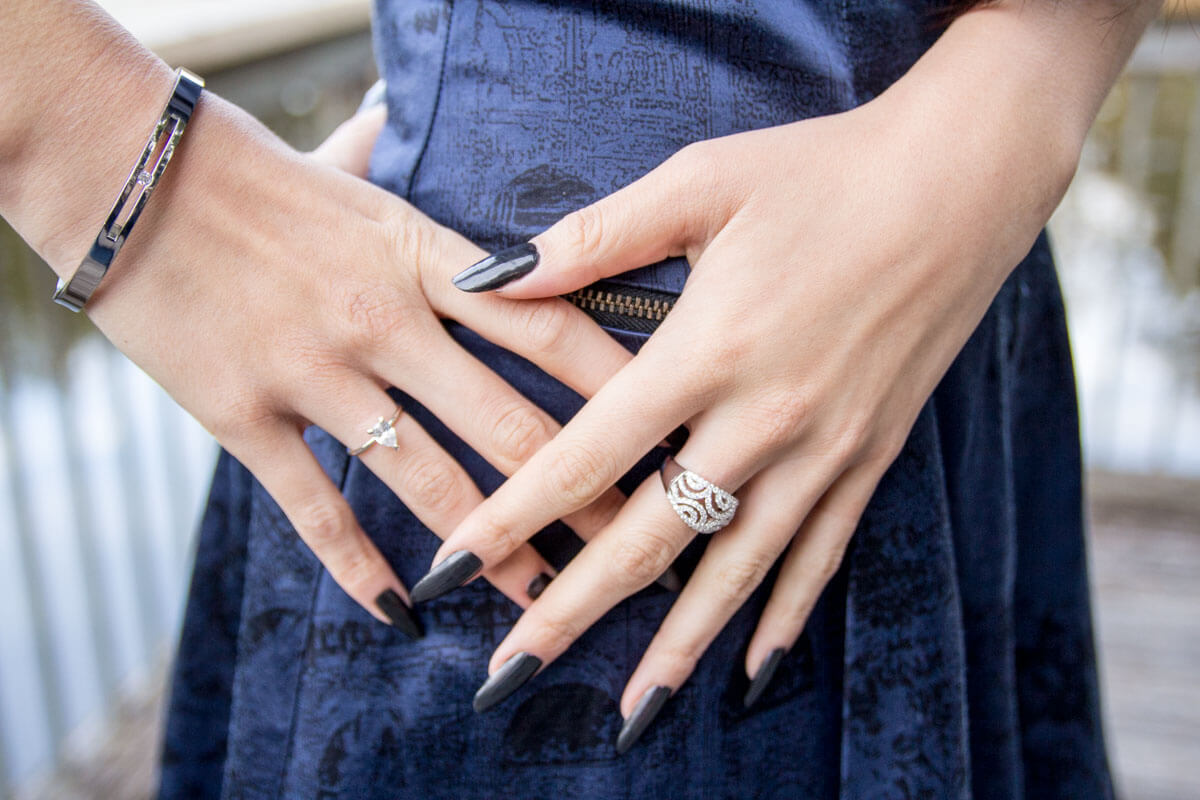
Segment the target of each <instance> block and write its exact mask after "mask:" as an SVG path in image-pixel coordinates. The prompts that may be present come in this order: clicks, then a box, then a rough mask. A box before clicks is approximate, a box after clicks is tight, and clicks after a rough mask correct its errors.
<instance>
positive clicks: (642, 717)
mask: <svg viewBox="0 0 1200 800" xmlns="http://www.w3.org/2000/svg"><path fill="white" fill-rule="evenodd" d="M670 696H671V687H670V686H655V687H654V688H653V689H650V690H648V691H647V692H646V693H645V694H644V695H642V699H641V700H638V704H637V706H635V707H634V709H633V713H632V714H630V715H629V719H627V720H625V724H624V725H622V726H621V733H620V734H618V735H617V755H623V754H624V753H625V752H626V751H628V750H629V748H631V747H633V745H634V743H635V742H637V740H638V739H639V738H641V735H642V734H643V733H644V732H645V730H646V728H648V727H650V723H651V722H653V721H654V718H655V717H657V716H658V712H659V711H662V707H663V706H664V705H666V702H667V699H668V698H669V697H670Z"/></svg>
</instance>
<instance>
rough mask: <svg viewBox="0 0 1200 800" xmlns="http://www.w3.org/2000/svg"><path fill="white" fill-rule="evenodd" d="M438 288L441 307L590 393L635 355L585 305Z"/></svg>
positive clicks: (497, 343) (585, 392) (505, 346)
mask: <svg viewBox="0 0 1200 800" xmlns="http://www.w3.org/2000/svg"><path fill="white" fill-rule="evenodd" d="M446 286H447V287H448V288H443V289H440V290H432V291H431V293H433V294H436V295H437V297H436V298H435V299H434V303H435V306H436V307H437V308H438V311H439V312H440V313H443V314H445V315H447V316H450V317H452V318H454V319H456V320H458V321H459V322H461V323H462V324H463V325H465V326H466V327H468V328H470V329H471V330H473V331H475V332H476V333H478V334H479V335H480V336H482V337H483V338H485V339H487V340H488V341H490V342H492V343H494V344H496V345H499V346H500V347H503V348H504V349H506V350H510V351H512V352H514V353H516V354H517V355H519V356H521V357H523V358H526V359H528V360H530V361H532V362H533V363H534V364H537V365H538V367H540V368H541V369H543V370H545V371H546V372H547V373H548V374H550V375H552V376H553V377H555V378H557V379H558V380H559V381H562V382H563V383H564V384H566V385H567V386H569V387H571V388H572V389H574V390H575V391H576V392H578V393H579V394H581V395H583V396H584V397H591V396H592V395H594V394H595V393H596V392H598V391H599V390H600V387H601V386H603V385H604V384H605V383H606V382H607V381H608V379H609V378H611V377H612V376H613V375H615V374H616V373H617V371H618V370H620V369H621V368H622V367H623V366H625V365H626V364H628V363H629V361H630V359H632V358H633V355H632V354H631V353H630V352H629V351H628V350H626V349H625V347H623V346H622V345H621V344H620V342H618V341H617V340H616V339H614V338H613V337H612V336H611V335H609V334H608V333H606V332H605V331H604V329H603V328H601V327H600V326H599V325H597V324H596V322H595V321H594V320H593V319H592V318H591V317H589V316H588V315H587V314H586V313H584V312H583V310H581V309H580V308H578V307H576V306H574V305H572V304H571V303H569V302H567V301H566V300H562V299H560V298H557V297H555V298H546V299H539V300H523V301H520V302H514V301H511V300H508V299H506V298H503V297H499V296H497V295H494V294H484V295H469V294H465V293H463V292H460V291H458V290H457V289H454V288H453V287H450V286H449V283H448V282H447V284H446Z"/></svg>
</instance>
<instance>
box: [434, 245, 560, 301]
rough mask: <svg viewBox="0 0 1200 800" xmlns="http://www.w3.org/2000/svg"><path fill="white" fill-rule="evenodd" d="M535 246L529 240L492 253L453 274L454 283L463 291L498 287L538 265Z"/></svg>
mask: <svg viewBox="0 0 1200 800" xmlns="http://www.w3.org/2000/svg"><path fill="white" fill-rule="evenodd" d="M539 258H540V256H538V251H537V248H536V247H534V246H533V245H532V244H530V243H529V242H525V243H524V244H518V245H515V246H514V247H509V248H508V249H506V250H501V251H500V252H499V253H492V254H491V255H490V256H488V257H487V258H485V259H483V260H482V261H480V262H477V263H475V264H472V265H471V266H469V267H467V268H466V269H464V270H463V271H462V272H460V273H458V274H457V275H455V276H454V279H453V280H454V285H455V286H457V287H458V288H459V289H462V290H463V291H464V292H486V291H488V290H489V289H499V288H500V287H501V286H504V285H505V284H507V283H512V282H513V281H515V280H516V279H517V278H520V277H523V276H525V275H528V274H529V273H530V272H532V271H533V268H534V267H536V266H537V265H538V259H539Z"/></svg>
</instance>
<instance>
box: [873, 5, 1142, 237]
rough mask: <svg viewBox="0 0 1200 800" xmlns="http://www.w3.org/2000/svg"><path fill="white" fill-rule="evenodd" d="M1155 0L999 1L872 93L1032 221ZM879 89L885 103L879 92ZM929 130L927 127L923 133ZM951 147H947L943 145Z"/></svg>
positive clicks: (1056, 185)
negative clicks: (1118, 5) (1115, 4)
mask: <svg viewBox="0 0 1200 800" xmlns="http://www.w3.org/2000/svg"><path fill="white" fill-rule="evenodd" d="M1158 2H1159V0H1128V1H1127V2H1126V0H1122V3H1123V5H1122V8H1124V13H1120V14H1118V13H1115V12H1114V11H1113V10H1112V9H1110V8H1108V6H1110V5H1112V3H1110V2H1109V1H1108V0H1095V2H1093V1H1092V0H999V2H996V3H993V4H989V5H985V6H982V7H980V8H977V9H975V10H972V11H970V12H968V13H966V14H964V15H963V16H961V17H960V18H959V19H957V20H956V21H955V22H954V23H953V24H952V25H950V27H949V28H948V29H947V30H946V31H945V33H944V34H943V35H942V36H941V38H940V39H939V40H938V41H937V42H936V43H935V44H934V46H933V47H931V48H930V50H929V51H928V52H927V53H926V54H925V55H924V56H923V57H922V58H921V59H920V60H919V61H918V62H917V63H916V64H915V65H914V66H913V68H912V69H911V70H910V71H909V72H908V73H907V74H906V75H905V76H904V77H903V78H902V79H901V80H899V81H897V83H896V84H895V85H893V87H891V88H890V89H889V90H888V91H887V92H885V93H884V95H881V97H880V98H879V99H880V100H881V101H885V102H887V103H888V105H889V113H890V114H892V115H894V116H895V117H896V118H897V119H898V120H899V121H900V122H901V124H903V123H904V122H905V121H908V122H910V123H911V124H912V126H913V127H912V130H914V131H922V132H930V131H935V132H936V135H937V137H938V139H939V141H938V142H936V143H934V144H935V146H936V147H939V148H941V149H942V152H941V153H939V154H938V157H939V158H943V159H944V160H946V161H948V162H952V161H955V160H956V159H957V161H958V163H957V164H953V167H954V168H957V169H960V170H963V171H964V173H965V174H966V175H970V176H973V177H974V178H976V179H977V180H980V181H988V182H992V183H993V184H994V185H995V186H996V188H997V189H998V190H999V189H1000V184H1005V186H1004V187H1003V191H1001V192H1000V194H999V195H998V197H1004V196H1006V195H1007V196H1009V197H1011V198H1012V199H1013V201H1014V202H1015V204H1016V206H1015V207H1014V208H1013V209H1012V210H1019V211H1020V212H1021V213H1022V215H1023V216H1024V217H1025V218H1026V219H1027V220H1029V221H1031V222H1032V223H1033V224H1034V225H1035V226H1036V227H1037V228H1040V227H1041V226H1042V225H1043V224H1044V223H1045V221H1046V220H1047V219H1048V218H1049V216H1050V214H1051V213H1052V212H1053V210H1054V208H1055V207H1056V206H1057V204H1058V202H1059V200H1060V199H1061V197H1062V195H1063V193H1064V192H1065V191H1066V188H1067V185H1068V184H1069V183H1070V180H1071V178H1072V177H1073V176H1074V172H1075V169H1076V166H1077V164H1078V160H1079V154H1080V152H1081V150H1082V147H1083V142H1084V139H1085V138H1086V136H1087V132H1088V130H1089V128H1090V127H1091V124H1092V122H1093V120H1094V119H1095V116H1096V113H1097V112H1098V110H1099V107H1100V104H1101V102H1102V101H1103V100H1104V97H1105V96H1106V95H1107V93H1108V91H1109V89H1110V88H1111V85H1112V82H1113V81H1114V80H1115V78H1116V75H1117V73H1118V72H1119V70H1120V69H1121V67H1122V66H1123V65H1124V63H1125V61H1126V60H1127V59H1128V56H1129V53H1130V52H1131V51H1132V49H1133V46H1134V45H1135V44H1136V42H1137V39H1138V37H1139V36H1140V35H1141V32H1142V30H1143V29H1144V27H1145V25H1146V24H1147V23H1148V22H1149V20H1150V18H1152V16H1153V13H1154V10H1155V9H1156V8H1157V6H1158ZM885 98H886V100H885ZM926 135H927V133H926ZM947 145H948V146H947Z"/></svg>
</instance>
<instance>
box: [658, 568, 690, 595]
mask: <svg viewBox="0 0 1200 800" xmlns="http://www.w3.org/2000/svg"><path fill="white" fill-rule="evenodd" d="M655 583H657V584H658V585H659V586H661V587H662V588H664V589H666V590H667V591H668V592H674V593H676V594H679V593H680V592H682V591H683V578H680V577H679V573H678V572H676V571H675V568H674V567H667V571H666V572H664V573H663V574H662V575H659V576H658V580H656V581H655Z"/></svg>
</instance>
